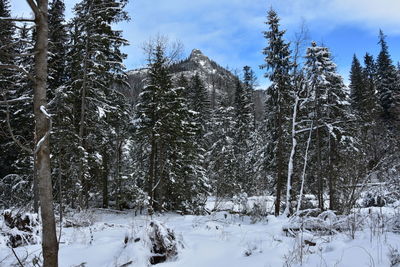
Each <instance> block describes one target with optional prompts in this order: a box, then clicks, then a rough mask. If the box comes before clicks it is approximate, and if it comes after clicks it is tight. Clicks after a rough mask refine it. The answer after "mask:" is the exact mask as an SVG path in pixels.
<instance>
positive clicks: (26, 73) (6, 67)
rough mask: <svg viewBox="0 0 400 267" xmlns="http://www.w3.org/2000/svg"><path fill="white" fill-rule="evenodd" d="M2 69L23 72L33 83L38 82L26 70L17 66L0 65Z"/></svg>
mask: <svg viewBox="0 0 400 267" xmlns="http://www.w3.org/2000/svg"><path fill="white" fill-rule="evenodd" d="M0 69H14V70H19V71H21V72H23V73H24V74H25V75H26V76H28V78H29V80H31V81H32V82H36V79H35V77H33V76H32V74H30V73H29V72H28V71H26V69H24V68H22V67H19V66H17V65H10V64H0Z"/></svg>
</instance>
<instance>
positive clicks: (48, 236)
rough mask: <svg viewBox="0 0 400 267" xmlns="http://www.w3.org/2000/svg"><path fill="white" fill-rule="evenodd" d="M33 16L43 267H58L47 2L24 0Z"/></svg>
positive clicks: (36, 151) (35, 105)
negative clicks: (51, 164) (48, 81)
mask: <svg viewBox="0 0 400 267" xmlns="http://www.w3.org/2000/svg"><path fill="white" fill-rule="evenodd" d="M27 1H28V4H29V5H30V7H31V8H32V11H33V12H34V14H35V23H36V31H37V39H36V44H35V52H36V54H35V86H34V96H33V106H34V114H35V122H36V127H35V129H36V137H37V139H38V140H39V141H38V143H37V144H36V147H35V150H34V151H35V153H36V157H37V168H38V169H37V174H38V175H37V178H38V186H39V199H40V206H41V217H42V225H43V226H42V227H43V233H42V235H43V238H42V249H43V259H44V263H43V266H44V267H57V266H58V242H57V235H56V224H55V219H54V209H53V189H52V184H51V168H50V148H49V134H50V130H51V129H50V122H49V119H50V118H49V116H48V114H47V113H46V111H45V107H46V105H47V99H46V89H47V75H48V74H47V47H48V31H49V27H48V22H47V21H48V20H47V7H48V1H47V0H38V1H37V4H36V3H35V2H34V1H33V0H27Z"/></svg>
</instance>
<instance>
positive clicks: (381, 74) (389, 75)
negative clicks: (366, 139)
mask: <svg viewBox="0 0 400 267" xmlns="http://www.w3.org/2000/svg"><path fill="white" fill-rule="evenodd" d="M385 38H386V37H385V35H384V34H383V32H382V31H380V32H379V44H380V46H381V51H380V53H379V55H378V59H377V61H376V65H377V72H376V79H377V83H376V89H377V91H378V95H379V100H380V104H381V106H382V108H383V114H382V116H383V118H384V120H393V119H394V118H395V117H396V115H395V111H394V109H395V108H396V105H397V103H396V99H397V97H398V94H399V88H397V87H398V85H397V75H396V68H395V66H394V65H393V63H392V59H391V58H390V55H389V48H388V45H387V43H386V40H385Z"/></svg>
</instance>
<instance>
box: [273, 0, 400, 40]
mask: <svg viewBox="0 0 400 267" xmlns="http://www.w3.org/2000/svg"><path fill="white" fill-rule="evenodd" d="M274 7H277V8H278V10H279V11H281V12H282V13H281V15H282V16H283V18H284V19H285V21H287V22H289V23H297V21H298V18H299V17H304V18H305V19H306V20H307V21H309V22H310V23H320V24H321V26H324V27H328V29H324V27H321V30H322V31H323V30H329V29H332V28H334V27H336V26H340V25H343V24H349V23H351V24H353V25H355V26H357V27H360V28H364V29H368V30H371V31H373V32H374V33H375V34H376V31H377V29H379V28H382V29H383V30H384V31H385V32H387V33H388V34H400V27H399V25H400V16H399V10H400V1H399V0H274Z"/></svg>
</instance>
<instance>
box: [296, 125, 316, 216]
mask: <svg viewBox="0 0 400 267" xmlns="http://www.w3.org/2000/svg"><path fill="white" fill-rule="evenodd" d="M313 123H314V122H311V127H310V134H309V135H308V140H307V147H306V152H305V155H304V165H303V173H302V174H301V187H300V194H299V199H298V202H297V210H296V211H297V212H299V211H300V207H301V200H302V198H303V191H304V183H305V180H306V170H307V160H308V149H309V148H310V144H311V137H312V131H313Z"/></svg>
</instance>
